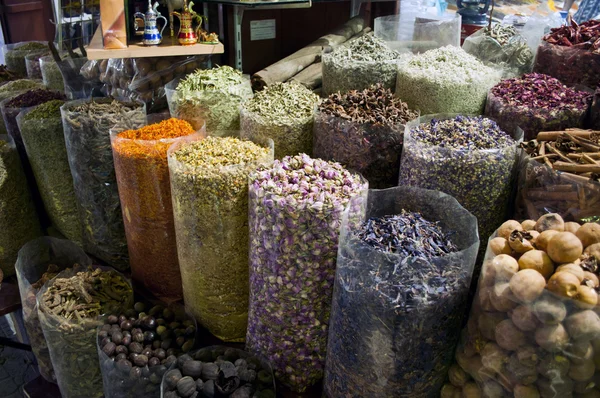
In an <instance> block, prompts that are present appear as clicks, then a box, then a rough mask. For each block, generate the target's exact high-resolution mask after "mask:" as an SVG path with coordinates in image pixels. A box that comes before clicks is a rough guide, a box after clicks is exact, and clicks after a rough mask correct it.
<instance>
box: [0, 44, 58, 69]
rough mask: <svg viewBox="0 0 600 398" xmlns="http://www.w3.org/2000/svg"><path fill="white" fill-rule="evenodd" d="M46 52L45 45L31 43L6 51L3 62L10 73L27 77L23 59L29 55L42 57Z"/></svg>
mask: <svg viewBox="0 0 600 398" xmlns="http://www.w3.org/2000/svg"><path fill="white" fill-rule="evenodd" d="M48 52H49V49H48V46H47V45H46V44H43V43H38V42H36V41H31V42H27V43H25V44H23V45H19V46H17V47H15V48H13V49H11V50H8V51H6V52H5V53H4V61H5V62H6V66H7V67H8V69H9V70H10V71H12V72H15V73H18V74H19V75H21V76H27V65H26V63H25V57H26V56H28V55H31V54H39V55H40V56H42V55H45V54H47V53H48Z"/></svg>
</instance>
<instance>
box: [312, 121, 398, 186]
mask: <svg viewBox="0 0 600 398" xmlns="http://www.w3.org/2000/svg"><path fill="white" fill-rule="evenodd" d="M314 125H315V127H314V138H313V154H314V156H315V157H317V158H321V159H325V160H334V161H336V162H340V163H341V164H343V165H344V166H346V167H348V168H349V169H350V170H356V171H358V172H359V173H361V174H362V175H363V177H365V178H366V179H367V180H368V181H369V186H370V187H371V188H373V189H381V188H389V187H392V186H396V185H397V184H398V170H399V168H400V154H401V153H402V137H403V135H404V128H405V126H404V125H400V124H398V125H395V126H385V125H373V124H372V123H357V122H353V121H351V120H346V119H343V118H341V117H338V116H334V115H327V114H325V113H323V112H317V113H316V114H315V122H314Z"/></svg>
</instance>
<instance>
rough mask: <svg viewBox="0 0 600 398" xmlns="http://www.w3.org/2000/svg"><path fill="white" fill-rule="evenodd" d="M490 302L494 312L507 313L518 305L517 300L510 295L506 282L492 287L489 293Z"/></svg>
mask: <svg viewBox="0 0 600 398" xmlns="http://www.w3.org/2000/svg"><path fill="white" fill-rule="evenodd" d="M481 290H485V289H481ZM490 300H491V304H492V306H493V307H494V308H495V309H496V311H500V312H508V311H510V310H512V309H513V308H515V307H516V306H517V305H518V304H519V303H518V302H517V298H516V297H515V296H514V295H513V294H512V290H510V285H509V283H508V282H505V283H499V284H497V285H496V286H494V287H493V288H492V291H491V296H490Z"/></svg>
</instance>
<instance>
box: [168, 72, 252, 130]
mask: <svg viewBox="0 0 600 398" xmlns="http://www.w3.org/2000/svg"><path fill="white" fill-rule="evenodd" d="M165 91H166V93H167V100H168V102H169V111H170V112H171V116H173V117H178V118H181V119H183V120H187V121H188V122H190V123H191V124H192V126H193V127H194V128H200V126H202V125H203V124H204V123H206V131H207V133H208V134H209V135H215V136H223V135H224V134H223V132H228V131H235V130H238V131H239V129H240V110H239V108H240V105H241V104H243V103H244V101H246V100H247V99H249V98H251V97H252V95H253V94H252V86H251V84H250V78H249V76H247V75H242V74H241V73H240V72H239V71H237V70H235V69H233V68H231V67H229V66H221V67H219V68H213V69H207V70H197V71H196V72H194V73H192V74H190V75H188V76H186V77H185V78H183V79H175V80H173V81H172V82H170V83H169V84H167V85H166V86H165Z"/></svg>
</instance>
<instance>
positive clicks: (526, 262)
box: [450, 214, 600, 398]
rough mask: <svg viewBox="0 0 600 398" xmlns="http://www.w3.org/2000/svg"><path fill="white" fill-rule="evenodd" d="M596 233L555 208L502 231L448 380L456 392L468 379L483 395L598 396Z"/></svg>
mask: <svg viewBox="0 0 600 398" xmlns="http://www.w3.org/2000/svg"><path fill="white" fill-rule="evenodd" d="M567 230H571V231H574V232H569V231H567ZM599 232H600V228H599V224H584V225H581V226H580V225H579V224H577V223H565V222H564V220H563V219H562V218H561V217H560V216H559V215H558V214H546V215H544V216H542V217H541V218H540V219H538V220H526V221H524V222H523V223H518V222H516V221H514V220H510V221H507V222H506V223H505V224H504V225H503V226H501V227H500V228H499V229H498V231H497V233H496V234H495V235H494V237H493V239H492V240H490V243H489V245H488V248H487V253H486V257H485V262H484V265H483V270H482V273H481V277H480V279H479V286H478V288H477V293H476V295H475V300H474V303H473V307H472V309H471V314H470V316H469V321H468V323H467V327H466V328H465V330H463V338H462V340H461V344H460V345H459V347H458V349H457V351H456V362H457V363H458V367H455V372H454V375H453V376H451V377H450V382H451V383H452V384H453V385H454V387H455V388H456V389H457V390H459V393H460V389H461V384H462V385H466V384H463V383H469V384H471V385H472V387H470V388H473V389H474V390H478V391H480V394H481V396H494V397H513V396H528V397H531V396H536V397H539V396H541V397H557V398H558V397H570V396H580V395H581V396H588V395H592V396H593V395H596V394H597V391H596V390H595V388H594V387H595V385H596V384H595V383H594V382H593V380H595V379H596V378H597V377H598V372H597V371H598V369H597V367H596V366H595V365H594V363H595V360H594V358H595V357H596V354H595V351H596V348H597V347H598V343H600V317H598V315H597V314H596V312H595V311H594V310H593V309H594V308H595V307H596V306H597V304H598V293H597V290H598V287H599V286H598V274H599V268H598V261H599V260H600V258H599V257H598V252H597V251H596V247H595V245H596V246H597V243H596V244H595V245H594V244H592V242H599V241H600V235H599ZM493 241H500V242H502V243H503V244H505V243H508V244H509V245H510V248H511V250H510V251H507V252H505V253H502V252H500V251H499V250H498V246H497V245H492V242H493ZM457 375H460V376H459V377H456V376H457ZM522 392H526V394H525V395H521V393H522ZM462 393H463V394H464V393H465V392H464V389H463V391H462Z"/></svg>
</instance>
